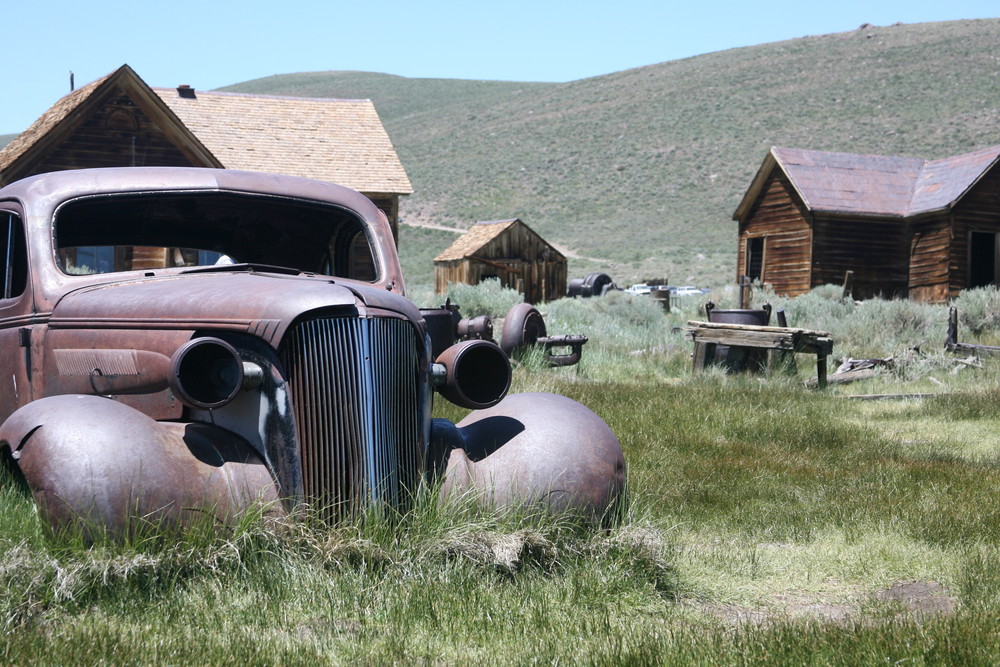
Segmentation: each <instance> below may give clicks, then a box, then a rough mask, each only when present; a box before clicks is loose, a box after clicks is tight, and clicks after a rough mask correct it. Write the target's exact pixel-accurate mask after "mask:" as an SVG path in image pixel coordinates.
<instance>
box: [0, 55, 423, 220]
mask: <svg viewBox="0 0 1000 667" xmlns="http://www.w3.org/2000/svg"><path fill="white" fill-rule="evenodd" d="M128 166H161V167H163V166H166V167H170V166H185V167H191V166H194V167H217V168H226V169H245V170H248V171H263V172H273V173H281V174H289V175H292V176H304V177H306V178H314V179H317V180H323V181H330V182H333V183H338V184H340V185H345V186H347V187H349V188H353V189H354V190H358V191H359V192H361V193H362V194H364V195H366V196H367V197H368V198H369V199H371V200H372V201H374V202H375V204H376V205H377V206H378V207H379V208H380V209H382V211H383V212H385V214H386V217H387V218H388V219H389V222H390V224H391V225H392V229H393V234H396V233H397V231H396V230H397V221H398V218H399V198H400V197H401V196H404V195H408V194H411V193H412V192H413V188H412V187H411V185H410V181H409V178H407V176H406V172H405V171H404V170H403V166H402V164H401V163H400V161H399V158H398V156H397V155H396V151H395V149H394V148H393V146H392V142H390V140H389V135H388V134H387V133H386V131H385V128H384V127H383V126H382V122H381V120H380V119H379V117H378V113H376V111H375V106H374V104H372V102H371V100H339V99H326V98H321V99H320V98H301V97H278V96H270V95H242V94H236V93H216V92H203V91H199V90H195V89H194V88H192V87H190V86H178V87H177V88H150V87H149V86H148V85H146V83H145V82H144V81H143V80H142V79H140V78H139V76H138V75H137V74H136V73H135V72H134V71H133V70H132V69H131V68H130V67H129V66H128V65H123V66H121V67H120V68H118V69H117V70H115V71H114V72H112V73H111V74H109V75H107V76H105V77H103V78H101V79H98V80H97V81H94V82H93V83H90V84H88V85H86V86H83V87H81V88H78V89H77V90H74V91H72V92H71V93H69V94H68V95H66V96H65V97H63V98H62V99H61V100H59V101H58V102H56V103H55V104H54V105H53V106H52V107H51V108H50V109H49V110H48V111H46V112H45V113H44V114H42V116H41V117H39V118H38V120H36V121H35V122H34V123H33V124H32V125H31V127H29V128H28V129H27V130H25V131H24V132H22V133H21V134H20V135H18V136H17V137H16V138H15V139H14V140H13V141H11V142H10V143H9V144H7V146H5V147H4V148H3V149H2V150H0V185H5V184H7V183H10V182H12V181H15V180H18V179H20V178H24V177H26V176H31V175H33V174H40V173H43V172H47V171H59V170H63V169H81V168H85V167H128ZM397 238H398V237H397Z"/></svg>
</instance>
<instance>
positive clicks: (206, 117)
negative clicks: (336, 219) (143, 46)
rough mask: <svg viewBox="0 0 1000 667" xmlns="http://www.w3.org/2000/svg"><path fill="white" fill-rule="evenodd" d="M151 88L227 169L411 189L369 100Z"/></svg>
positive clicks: (362, 187)
mask: <svg viewBox="0 0 1000 667" xmlns="http://www.w3.org/2000/svg"><path fill="white" fill-rule="evenodd" d="M153 92H155V93H156V94H157V95H158V96H159V97H160V99H161V100H163V102H164V103H165V104H166V105H167V106H168V107H170V109H171V110H172V111H173V112H174V113H175V114H177V116H178V118H180V119H181V121H182V122H183V123H184V125H186V126H187V127H188V128H189V129H190V130H191V131H192V132H193V133H194V134H195V135H196V136H197V137H198V138H199V139H200V140H201V141H202V142H203V143H204V144H205V146H207V147H208V149H209V150H211V151H212V153H213V154H214V155H215V156H216V157H217V158H218V159H219V161H221V162H222V164H223V165H225V166H226V167H227V168H229V169H245V170H250V171H265V172H274V173H281V174H289V175H292V176H303V177H306V178H314V179H318V180H322V181H330V182H332V183H338V184H340V185H346V186H347V187H349V188H353V189H355V190H359V191H361V192H368V193H393V194H410V193H412V192H413V187H412V186H411V184H410V179H409V178H408V177H407V176H406V172H405V171H404V169H403V165H402V164H401V163H400V161H399V157H398V156H397V155H396V151H395V149H394V148H393V146H392V142H391V141H390V140H389V135H388V134H387V133H386V131H385V128H384V127H383V126H382V121H381V120H379V117H378V113H377V112H376V110H375V105H374V104H373V103H372V101H371V100H341V99H326V98H304V97H278V96H270V95H240V94H236V93H217V92H202V91H195V90H193V89H190V88H183V89H176V88H153Z"/></svg>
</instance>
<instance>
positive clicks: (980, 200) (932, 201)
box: [733, 146, 1000, 302]
mask: <svg viewBox="0 0 1000 667" xmlns="http://www.w3.org/2000/svg"><path fill="white" fill-rule="evenodd" d="M998 158H1000V146H993V147H991V148H986V149H983V150H979V151H975V152H973V153H966V154H964V155H959V156H956V157H951V158H946V159H943V160H930V161H927V160H922V159H918V158H903V157H887V156H880V155H855V154H852V153H828V152H821V151H809V150H801V149H794V148H777V147H775V148H772V149H771V150H770V152H769V153H768V154H767V157H765V158H764V162H763V164H762V165H761V167H760V169H759V170H758V171H757V174H756V176H755V177H754V179H753V181H752V183H751V185H750V188H749V189H748V190H747V192H746V194H745V195H744V197H743V200H742V201H741V202H740V205H739V207H738V208H737V209H736V212H735V213H734V214H733V219H734V220H736V221H737V222H738V223H739V245H738V251H737V276H740V275H747V276H749V277H750V278H751V279H754V280H759V281H761V282H763V283H766V284H769V285H770V286H771V287H772V289H774V291H775V292H776V293H778V294H782V295H786V296H796V295H799V294H804V293H806V292H808V291H809V290H810V289H812V288H813V287H817V286H819V285H823V284H827V283H837V284H839V283H841V282H843V280H844V277H845V275H846V272H847V271H852V272H853V280H852V284H853V293H854V295H855V297H856V298H868V297H873V296H884V297H908V298H910V299H914V300H917V301H926V302H944V301H947V300H948V299H950V298H953V297H955V296H957V295H958V293H959V292H960V291H961V290H963V289H967V288H971V287H980V286H984V285H997V284H1000V261H998V252H1000V243H998V234H1000V168H998V167H997V161H998Z"/></svg>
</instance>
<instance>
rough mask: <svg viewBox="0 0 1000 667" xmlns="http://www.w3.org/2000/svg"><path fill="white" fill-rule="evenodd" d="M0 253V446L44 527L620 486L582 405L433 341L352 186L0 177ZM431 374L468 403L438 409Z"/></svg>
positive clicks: (245, 176)
mask: <svg viewBox="0 0 1000 667" xmlns="http://www.w3.org/2000/svg"><path fill="white" fill-rule="evenodd" d="M0 262H2V267H3V283H2V290H3V293H2V294H0V345H2V347H3V350H4V353H3V355H2V358H0V371H2V372H0V385H2V386H0V456H4V457H7V459H8V461H9V462H12V465H11V468H12V470H14V471H15V474H17V475H19V476H21V479H22V480H23V482H25V483H26V485H27V487H28V488H30V490H31V493H32V494H33V496H34V498H35V500H36V505H37V507H38V509H39V512H40V514H41V516H42V517H43V518H44V519H46V520H47V522H48V524H49V525H51V526H52V527H54V528H57V529H58V528H63V527H68V526H71V525H78V524H79V523H80V522H83V523H84V524H85V525H88V526H90V527H96V528H100V529H102V530H107V531H110V532H111V533H121V532H123V531H126V530H129V529H130V528H131V527H132V526H135V525H137V524H139V523H142V524H149V523H153V524H155V525H185V522H186V521H188V520H189V518H190V517H192V516H194V515H205V514H206V513H207V514H208V515H210V516H211V517H212V518H213V521H218V522H227V521H230V520H231V519H232V518H233V517H236V516H239V515H240V514H241V513H243V512H245V511H246V510H247V509H248V508H251V507H256V506H263V507H266V508H268V509H267V511H269V512H277V513H282V514H285V515H287V514H291V513H293V512H294V511H295V510H296V509H297V508H302V507H312V508H317V509H318V510H321V511H322V512H325V514H324V516H330V517H334V518H336V517H343V516H348V515H353V514H354V513H356V512H359V511H363V510H364V509H365V508H369V507H372V506H392V507H404V508H405V506H406V503H407V502H408V501H407V499H408V498H410V497H411V496H412V494H413V492H414V490H415V489H418V488H421V487H422V486H423V485H428V484H432V485H433V484H436V485H440V487H441V489H442V490H441V491H440V492H439V493H442V494H443V493H449V494H450V493H454V492H458V493H457V496H458V497H460V498H462V497H465V496H468V497H470V498H476V499H478V500H476V501H475V502H486V503H489V504H496V505H511V504H516V503H539V504H542V505H544V506H545V507H547V508H550V509H551V510H553V511H558V512H576V513H580V514H582V515H585V516H589V517H595V518H597V517H601V516H604V515H606V514H607V513H608V512H609V511H610V509H611V508H613V507H615V506H616V504H617V503H618V502H619V500H620V499H621V497H622V495H623V488H624V484H625V462H624V459H623V456H622V450H621V447H620V445H619V442H618V440H617V439H616V437H615V435H614V433H613V432H612V431H611V429H610V428H609V427H608V426H607V425H606V424H605V423H604V422H603V421H602V420H601V419H600V418H599V417H598V416H597V415H596V414H594V413H593V412H592V411H590V410H589V409H588V408H586V407H585V406H583V405H582V404H580V403H577V402H575V401H573V400H571V399H569V398H566V397H564V396H559V395H553V394H511V395H507V394H508V391H509V388H510V383H511V365H510V361H509V359H508V357H507V355H505V354H504V352H503V351H502V350H501V349H500V347H499V346H497V345H496V344H495V343H493V342H491V341H490V340H484V339H482V338H473V339H469V340H459V341H457V342H455V341H452V340H447V341H445V342H444V343H442V342H441V341H440V340H436V339H435V335H434V333H433V331H432V327H429V326H428V325H427V321H426V320H425V318H424V316H423V314H422V311H421V310H420V309H419V308H418V307H417V306H416V305H415V304H414V303H413V302H411V301H410V300H409V299H408V298H407V297H406V290H405V286H404V281H403V275H402V272H401V270H400V263H399V258H398V255H397V251H396V245H395V242H394V239H393V235H392V231H391V228H390V226H389V224H388V222H387V220H386V217H385V215H384V213H382V211H380V210H379V209H378V208H377V207H376V206H375V205H374V204H373V203H372V202H371V201H370V200H368V199H367V198H365V197H364V196H362V195H361V194H359V193H357V192H355V191H353V190H350V189H347V188H344V187H340V186H338V185H334V184H331V183H326V182H320V181H314V180H308V179H303V178H297V177H290V176H281V175H275V174H263V173H253V172H239V171H233V170H217V169H203V168H184V167H133V168H128V167H127V168H106V169H81V170H72V171H62V172H53V173H47V174H40V175H36V176H31V177H28V178H26V179H23V180H20V181H17V182H15V183H12V184H10V185H7V186H5V187H3V188H2V189H0ZM436 347H438V348H443V349H441V350H439V351H437V352H438V353H432V350H435V348H436ZM435 393H439V394H441V396H443V397H444V398H446V399H448V400H450V401H452V402H454V403H456V404H458V405H460V406H463V407H465V408H469V409H470V410H471V412H469V413H468V416H467V417H465V418H464V419H462V420H460V421H459V422H458V423H457V424H456V423H452V422H451V421H448V420H444V419H440V418H434V417H433V415H432V402H433V400H434V395H435ZM431 488H436V487H433V486H432V487H431ZM470 502H472V501H470Z"/></svg>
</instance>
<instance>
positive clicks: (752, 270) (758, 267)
mask: <svg viewBox="0 0 1000 667" xmlns="http://www.w3.org/2000/svg"><path fill="white" fill-rule="evenodd" d="M746 275H747V277H748V278H750V280H758V281H763V279H764V237H763V236H758V237H755V238H748V239H747V265H746Z"/></svg>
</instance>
